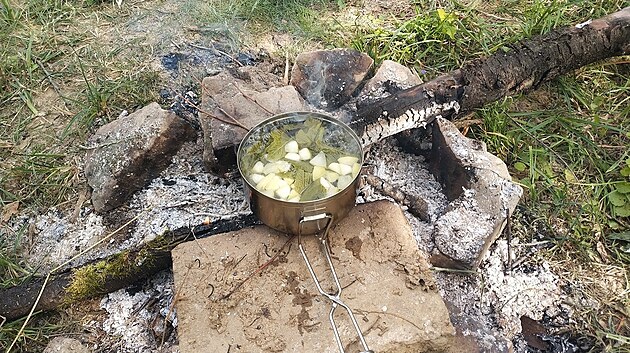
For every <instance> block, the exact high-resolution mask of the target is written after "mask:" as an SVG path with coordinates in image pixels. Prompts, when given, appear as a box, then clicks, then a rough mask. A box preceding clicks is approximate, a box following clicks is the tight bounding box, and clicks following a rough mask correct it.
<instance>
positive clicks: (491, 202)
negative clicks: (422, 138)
mask: <svg viewBox="0 0 630 353" xmlns="http://www.w3.org/2000/svg"><path fill="white" fill-rule="evenodd" d="M429 161H430V169H431V172H432V173H433V175H435V177H436V179H437V180H438V181H439V182H440V183H442V186H443V190H444V193H445V194H446V197H447V198H448V199H449V200H450V203H449V206H448V207H447V211H446V213H445V214H443V215H442V216H441V217H440V218H439V219H438V220H437V221H436V224H435V232H434V237H435V245H436V249H437V250H438V251H437V252H435V253H434V254H433V256H432V258H431V262H432V263H433V264H435V265H439V266H442V267H455V268H466V269H476V268H477V267H478V266H479V264H480V263H481V260H482V259H483V257H484V256H485V254H486V252H487V251H488V248H489V247H490V245H491V244H492V243H494V241H495V240H496V239H497V238H498V237H499V235H500V234H501V231H502V230H503V228H504V226H505V224H506V222H507V217H508V214H509V215H511V214H512V212H514V209H515V208H516V205H517V204H518V201H519V200H520V197H521V196H522V194H523V189H522V188H521V187H520V186H518V185H517V184H515V183H513V182H512V181H511V177H510V174H509V172H508V169H507V166H506V165H505V163H504V162H503V161H502V160H501V159H499V158H498V157H497V156H495V155H493V154H491V153H489V152H488V151H487V149H486V145H485V144H484V143H483V142H480V141H476V140H472V139H469V138H467V137H465V136H463V135H462V134H461V133H460V132H459V130H458V129H457V128H456V127H455V125H453V123H451V122H450V121H448V120H446V119H441V118H440V119H437V120H436V121H435V123H434V124H433V145H432V150H431V157H430V158H429Z"/></svg>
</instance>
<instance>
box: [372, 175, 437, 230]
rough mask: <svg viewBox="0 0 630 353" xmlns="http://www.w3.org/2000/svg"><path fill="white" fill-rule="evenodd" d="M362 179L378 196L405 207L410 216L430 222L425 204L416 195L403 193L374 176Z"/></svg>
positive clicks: (424, 201)
mask: <svg viewBox="0 0 630 353" xmlns="http://www.w3.org/2000/svg"><path fill="white" fill-rule="evenodd" d="M364 178H365V182H366V183H367V184H368V185H370V186H372V187H373V188H374V190H376V191H377V192H379V193H380V194H383V195H385V196H389V197H391V198H392V199H394V201H396V202H397V203H399V204H402V205H405V206H407V210H408V211H409V213H411V214H412V215H414V216H416V217H418V218H420V219H421V220H423V221H425V222H430V221H431V217H429V212H428V206H427V202H426V200H424V199H423V198H421V197H419V196H417V195H412V194H409V193H405V192H404V191H402V190H401V189H400V188H398V187H396V186H395V185H392V184H390V183H388V182H386V181H385V180H383V179H381V178H379V177H377V176H375V175H365V176H364Z"/></svg>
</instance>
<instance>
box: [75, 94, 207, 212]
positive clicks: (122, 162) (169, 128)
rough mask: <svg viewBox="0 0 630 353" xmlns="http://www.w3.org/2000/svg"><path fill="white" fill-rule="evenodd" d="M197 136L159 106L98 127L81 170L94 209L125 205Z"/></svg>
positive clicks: (189, 127)
mask: <svg viewBox="0 0 630 353" xmlns="http://www.w3.org/2000/svg"><path fill="white" fill-rule="evenodd" d="M195 137H196V133H195V131H194V129H193V128H192V127H191V126H190V125H189V124H188V123H187V122H186V121H184V120H183V119H181V118H179V117H177V116H176V115H175V113H173V112H170V111H166V110H163V109H162V108H160V106H159V105H158V104H157V103H151V104H149V105H147V106H146V107H144V108H142V109H140V110H138V111H136V112H134V113H132V114H130V115H128V116H124V117H120V118H118V119H116V120H114V121H112V122H110V123H108V124H106V125H104V126H102V127H101V128H99V129H98V130H97V131H96V133H95V134H94V135H93V136H92V137H91V138H90V139H89V140H88V148H89V151H88V152H87V154H86V156H85V168H84V171H85V177H86V179H87V182H88V184H89V185H90V186H91V187H92V205H93V206H94V209H95V210H96V211H97V212H105V211H109V210H112V209H114V208H116V207H118V206H121V205H122V204H124V203H125V201H127V200H128V199H129V198H130V197H131V195H132V194H133V193H134V192H135V191H137V190H140V189H141V188H143V187H144V186H145V185H147V184H148V183H149V182H150V181H151V180H152V179H153V178H155V177H156V176H157V175H158V174H159V173H160V172H161V171H162V170H164V169H165V168H166V167H167V166H168V165H169V164H170V163H171V157H172V156H173V155H174V154H175V153H176V152H177V151H178V150H179V148H180V147H181V146H182V144H183V143H184V142H186V141H190V140H194V139H195Z"/></svg>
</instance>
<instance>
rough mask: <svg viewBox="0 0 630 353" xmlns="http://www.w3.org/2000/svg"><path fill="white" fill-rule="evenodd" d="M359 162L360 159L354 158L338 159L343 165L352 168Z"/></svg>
mask: <svg viewBox="0 0 630 353" xmlns="http://www.w3.org/2000/svg"><path fill="white" fill-rule="evenodd" d="M358 161H359V158H357V157H352V156H345V157H339V159H337V162H339V163H341V164H345V165H349V166H351V167H352V165H354V164H355V163H356V162H358Z"/></svg>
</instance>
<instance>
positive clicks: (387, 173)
mask: <svg viewBox="0 0 630 353" xmlns="http://www.w3.org/2000/svg"><path fill="white" fill-rule="evenodd" d="M365 164H366V169H367V172H368V173H371V174H373V175H375V176H377V177H379V178H381V179H383V180H385V181H387V182H388V183H390V184H392V185H394V186H396V187H398V188H399V189H400V190H401V191H403V192H404V193H406V194H409V195H415V196H417V197H419V198H421V199H423V200H425V201H426V202H427V206H428V207H427V211H428V215H429V217H430V219H432V220H435V219H437V218H438V217H439V216H440V215H441V214H442V213H443V212H444V210H445V209H446V207H447V205H448V200H447V199H446V196H445V195H444V193H443V192H442V186H441V185H440V183H438V182H437V181H436V180H435V177H434V176H433V174H431V172H429V170H428V166H427V163H426V161H425V159H424V157H422V156H416V155H412V154H408V153H405V152H402V151H401V150H400V148H399V147H398V145H397V144H396V140H394V139H386V140H385V141H383V142H382V143H378V144H375V145H374V146H373V147H372V149H371V151H370V153H369V156H368V158H367V159H366V162H365ZM360 193H361V194H363V198H360V199H359V200H360V201H359V202H369V201H375V200H380V199H389V200H391V199H390V198H388V197H386V196H383V195H381V194H378V193H377V192H376V191H375V190H373V188H372V187H371V186H369V185H365V186H363V187H362V189H361V192H360ZM401 206H402V205H401ZM402 208H403V210H405V216H406V217H407V219H408V220H409V222H410V224H411V225H412V227H413V230H414V236H415V238H416V241H417V242H418V246H419V247H420V249H421V250H422V251H424V252H425V253H427V254H428V253H430V252H431V251H432V250H433V247H434V244H433V223H428V222H424V221H422V220H420V219H418V218H416V217H414V216H412V215H411V214H410V213H409V212H407V211H406V209H407V208H406V207H405V206H402Z"/></svg>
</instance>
